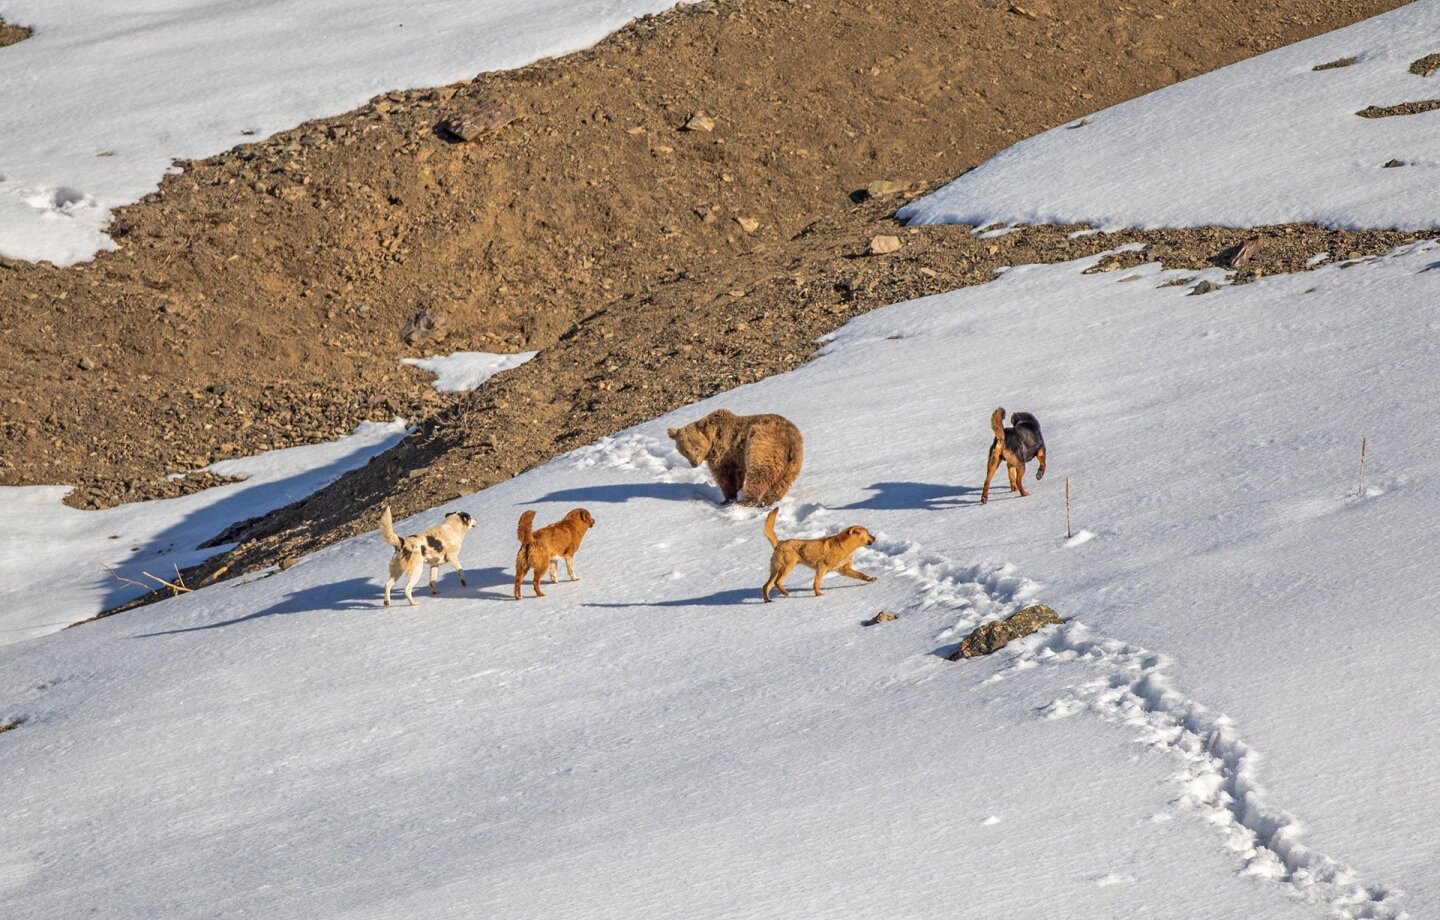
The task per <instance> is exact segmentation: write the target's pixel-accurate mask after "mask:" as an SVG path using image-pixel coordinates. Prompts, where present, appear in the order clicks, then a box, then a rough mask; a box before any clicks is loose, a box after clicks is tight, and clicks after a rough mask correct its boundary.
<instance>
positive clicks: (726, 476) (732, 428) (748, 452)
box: [666, 409, 804, 505]
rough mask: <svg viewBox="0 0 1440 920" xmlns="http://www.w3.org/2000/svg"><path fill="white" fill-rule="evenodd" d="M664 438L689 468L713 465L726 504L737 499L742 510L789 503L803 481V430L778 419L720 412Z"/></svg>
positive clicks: (779, 417) (674, 431)
mask: <svg viewBox="0 0 1440 920" xmlns="http://www.w3.org/2000/svg"><path fill="white" fill-rule="evenodd" d="M666 434H668V435H670V437H671V438H673V439H674V441H675V449H676V450H678V451H680V454H681V456H683V457H684V458H685V459H686V460H689V461H690V465H691V466H699V465H700V464H701V463H707V462H708V463H709V464H710V474H711V475H712V476H714V477H715V484H716V485H717V486H719V487H720V494H721V495H723V496H725V502H726V504H729V503H730V502H733V501H735V500H736V499H739V500H740V503H741V504H742V505H772V504H774V503H775V502H778V501H779V500H780V499H782V498H784V497H785V493H786V492H787V491H788V490H789V488H790V485H791V483H793V482H794V481H795V477H796V476H799V475H800V461H801V458H802V455H803V454H804V442H803V440H802V439H801V437H800V429H799V428H796V427H795V426H794V425H793V424H791V423H790V420H789V419H786V418H784V417H782V416H779V415H736V414H735V413H734V412H731V411H730V410H728V409H716V410H715V411H714V412H711V413H710V414H709V415H707V416H705V417H704V418H702V419H699V420H697V421H694V422H691V423H690V424H688V425H686V426H685V427H684V428H671V429H669V430H668V431H667V432H666ZM742 489H743V490H744V493H745V494H744V497H743V498H741V497H740V493H741V490H742Z"/></svg>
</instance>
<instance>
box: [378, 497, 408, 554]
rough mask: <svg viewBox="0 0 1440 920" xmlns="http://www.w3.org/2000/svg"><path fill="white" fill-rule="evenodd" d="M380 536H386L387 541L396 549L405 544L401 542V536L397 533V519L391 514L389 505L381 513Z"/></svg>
mask: <svg viewBox="0 0 1440 920" xmlns="http://www.w3.org/2000/svg"><path fill="white" fill-rule="evenodd" d="M380 536H382V537H384V538H385V542H386V543H389V544H390V545H391V546H393V547H395V548H396V549H400V547H401V546H403V545H404V544H402V543H401V542H400V538H399V537H398V536H396V535H395V519H394V518H393V517H391V515H390V506H389V505H386V506H385V510H384V511H382V512H381V513H380Z"/></svg>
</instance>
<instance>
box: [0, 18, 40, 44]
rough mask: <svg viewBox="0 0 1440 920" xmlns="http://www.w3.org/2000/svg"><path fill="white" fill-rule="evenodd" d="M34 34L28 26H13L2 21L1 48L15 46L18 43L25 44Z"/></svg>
mask: <svg viewBox="0 0 1440 920" xmlns="http://www.w3.org/2000/svg"><path fill="white" fill-rule="evenodd" d="M32 34H33V33H32V32H31V31H30V29H29V28H28V27H26V26H16V25H11V24H10V23H8V22H6V21H5V20H3V19H0V48H4V47H5V46H6V45H13V44H15V43H17V42H23V41H24V40H25V39H27V38H29V37H30V36H31V35H32Z"/></svg>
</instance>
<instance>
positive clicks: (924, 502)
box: [838, 482, 980, 511]
mask: <svg viewBox="0 0 1440 920" xmlns="http://www.w3.org/2000/svg"><path fill="white" fill-rule="evenodd" d="M866 488H867V489H869V490H870V491H871V492H873V493H875V494H873V495H871V496H869V497H868V498H863V499H861V500H860V501H858V502H855V503H853V504H850V505H844V506H842V507H841V508H840V509H838V510H843V511H862V510H865V511H939V510H941V509H942V508H958V507H961V506H963V505H978V504H980V500H979V499H978V498H976V497H975V496H976V495H978V494H979V493H980V490H979V489H977V488H975V487H974V486H954V485H938V484H935V483H928V482H877V483H875V484H873V485H870V486H866Z"/></svg>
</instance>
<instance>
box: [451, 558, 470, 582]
mask: <svg viewBox="0 0 1440 920" xmlns="http://www.w3.org/2000/svg"><path fill="white" fill-rule="evenodd" d="M448 561H449V562H450V567H451V568H453V569H454V570H455V571H457V572H459V573H460V587H462V588H468V587H470V583H469V582H467V581H466V580H465V570H464V569H462V568H460V560H459V559H458V558H457V557H455V556H451V557H450V558H449V560H448Z"/></svg>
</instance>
